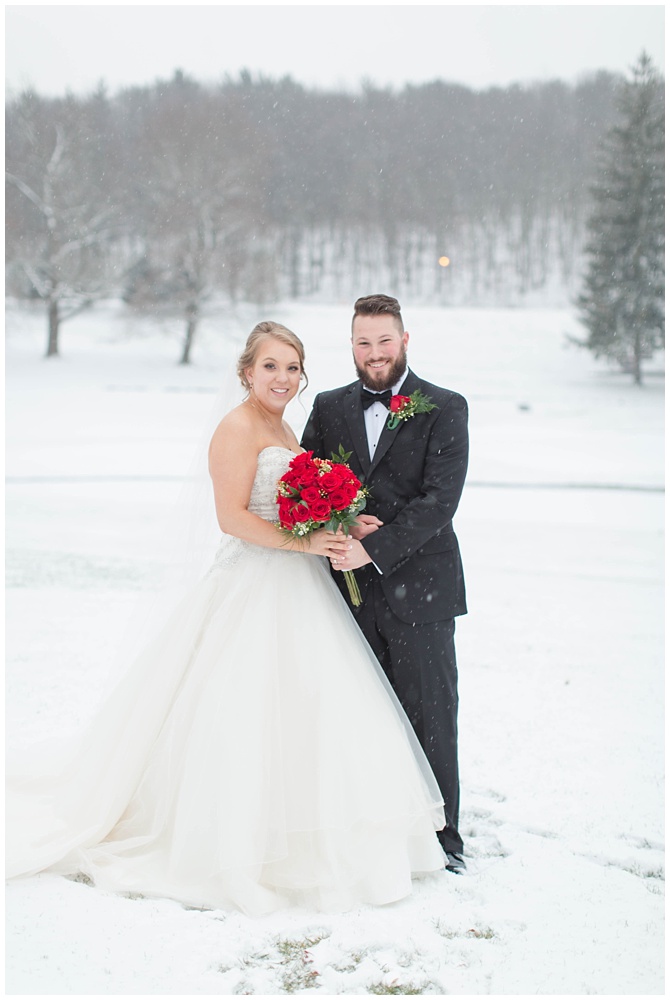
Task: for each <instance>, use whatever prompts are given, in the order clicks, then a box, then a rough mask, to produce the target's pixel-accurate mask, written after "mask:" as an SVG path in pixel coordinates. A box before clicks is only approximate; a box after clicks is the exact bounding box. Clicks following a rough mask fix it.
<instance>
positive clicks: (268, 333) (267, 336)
mask: <svg viewBox="0 0 670 1000" xmlns="http://www.w3.org/2000/svg"><path fill="white" fill-rule="evenodd" d="M265 340H278V341H279V342H280V343H282V344H286V346H287V347H293V348H294V349H295V351H296V352H297V354H298V358H299V360H300V374H301V376H304V379H305V384H304V386H303V387H302V389H301V390H300V391H301V392H302V391H303V390H304V389H306V388H307V373H306V371H305V348H304V347H303V344H302V341H301V340H300V338H299V337H296V335H295V333H293V331H292V330H289V329H288V327H285V326H282V325H281V323H273V322H272V320H263V322H262V323H257V324H256V326H255V327H254V328H253V330H252V331H251V333H250V334H249V336H248V338H247V342H246V345H245V348H244V350H243V351H242V354H241V355H240V357H239V359H238V362H237V377H238V378H239V380H240V382H241V383H242V385H243V386H244V388H245V389H246V390H247V392H249V391H250V389H251V386H250V384H249V380H248V379H247V374H246V372H247V368H251V367H252V366H253V365H254V363H255V361H256V358H257V356H258V351H259V349H260V346H261V344H262V343H263V341H265Z"/></svg>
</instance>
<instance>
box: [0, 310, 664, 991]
mask: <svg viewBox="0 0 670 1000" xmlns="http://www.w3.org/2000/svg"><path fill="white" fill-rule="evenodd" d="M264 313H266V314H267V315H261V314H260V312H258V311H256V310H253V309H251V308H250V307H246V308H240V309H239V310H238V311H237V312H236V313H235V314H231V313H227V312H224V311H221V313H220V315H219V316H218V317H217V316H215V315H212V316H211V317H210V318H209V319H208V320H207V321H206V323H205V324H204V326H203V329H202V337H201V341H200V343H199V346H198V347H197V349H196V351H195V364H194V365H193V366H192V367H191V368H190V369H183V368H180V367H178V366H177V365H176V363H175V361H176V359H177V358H178V354H179V345H178V340H177V339H176V338H177V335H178V332H179V328H178V326H177V325H169V324H165V325H164V327H161V328H160V329H159V328H158V327H157V326H152V325H151V324H149V323H148V322H147V321H143V322H140V321H138V320H136V319H133V318H132V317H130V316H129V315H128V314H127V313H126V312H125V311H124V310H123V309H122V307H121V306H119V305H117V304H114V303H109V304H107V305H104V306H100V307H98V308H97V309H96V310H95V311H94V312H91V313H88V314H83V315H81V316H79V317H77V318H76V319H74V320H72V321H70V322H69V323H67V324H66V325H65V326H64V327H63V335H62V357H61V358H60V359H57V360H51V361H48V362H47V361H45V360H43V358H42V354H43V351H44V346H45V342H46V333H45V329H44V326H45V321H44V318H43V316H42V313H41V312H39V313H37V312H36V313H30V312H26V311H23V310H19V309H17V308H15V307H11V306H10V309H9V312H8V361H7V397H8V403H7V428H8V435H7V436H8V441H7V476H8V479H9V482H8V487H7V541H8V551H7V570H8V591H7V632H8V643H7V645H8V694H7V701H8V731H9V738H10V743H11V744H12V745H14V746H16V745H21V744H23V743H30V742H31V741H33V740H35V739H38V738H41V737H43V736H48V735H50V734H52V733H54V732H56V731H59V730H63V731H64V730H68V729H74V728H77V727H79V726H81V725H83V724H84V722H85V721H86V720H87V719H88V718H89V717H90V715H91V714H92V712H93V711H94V707H95V704H96V700H97V699H98V698H99V696H100V692H101V691H102V690H103V688H104V686H105V684H106V683H108V681H107V675H108V674H109V671H110V669H111V665H112V663H113V662H114V650H115V647H116V646H117V644H118V639H119V636H120V635H121V634H122V633H123V630H124V624H125V623H126V622H127V620H128V617H129V615H130V612H131V610H132V608H133V605H134V604H135V603H136V601H137V599H138V597H139V596H140V595H141V593H142V592H143V591H145V590H146V589H147V586H148V582H147V581H149V580H150V579H151V569H152V565H151V558H152V557H151V553H152V552H153V551H154V542H155V538H156V525H157V523H162V521H163V519H164V515H165V514H166V512H167V511H168V510H169V508H170V506H171V504H172V503H173V501H174V499H175V497H176V495H177V492H178V489H179V481H178V480H179V477H180V476H183V475H184V473H185V471H186V469H187V468H188V465H189V460H190V457H191V454H192V452H193V449H194V445H195V443H196V441H197V439H198V436H199V434H200V432H201V430H202V427H203V423H204V422H205V421H206V418H207V415H208V413H209V412H210V411H211V405H212V400H213V398H214V393H215V391H216V389H217V387H218V385H219V384H220V383H221V380H222V379H223V377H224V375H223V372H224V367H225V364H226V360H227V358H229V357H230V355H231V352H235V351H236V350H237V347H238V346H239V344H240V342H241V340H242V338H243V336H244V335H245V334H246V333H247V332H248V330H250V329H251V327H252V326H253V325H254V323H255V322H256V320H257V319H261V318H273V319H277V320H279V321H281V322H283V323H285V324H286V325H288V326H289V327H291V328H292V329H294V330H295V331H296V332H297V333H298V334H299V335H300V336H301V337H302V338H303V340H304V341H305V345H306V348H307V362H308V372H309V377H310V385H309V389H308V390H307V392H306V393H305V395H304V400H305V402H304V407H301V406H300V404H298V403H293V404H292V407H293V409H292V412H291V420H292V422H293V424H294V425H295V427H296V429H300V427H301V426H302V423H303V422H304V420H305V418H306V413H307V412H308V411H309V406H310V403H311V399H312V398H313V395H314V393H315V392H316V391H318V390H319V389H323V388H328V387H332V386H334V385H339V384H342V383H344V382H348V381H351V378H352V367H351V361H350V355H349V349H348V343H347V337H348V324H349V318H350V307H349V304H348V303H347V304H345V305H340V306H331V307H329V306H316V305H309V306H308V305H295V304H285V305H281V306H276V307H273V308H271V309H268V310H264ZM405 321H406V324H407V326H408V328H409V330H410V335H411V336H410V345H409V353H410V363H411V364H412V366H413V367H414V369H415V370H416V371H417V372H418V373H419V374H420V375H422V376H424V377H426V378H428V379H431V380H432V381H435V382H437V383H440V384H442V385H447V386H449V387H451V388H454V389H457V390H459V391H460V392H462V393H463V394H464V395H466V396H467V397H468V399H469V402H470V406H471V435H472V437H471V445H472V459H471V466H470V474H469V481H468V485H466V490H465V493H464V496H463V500H462V504H461V508H460V510H459V513H458V516H457V521H456V529H457V532H458V535H459V538H460V541H461V548H462V552H463V559H464V564H465V570H466V581H467V585H468V599H469V605H470V614H469V615H468V616H467V617H466V618H462V619H459V622H458V627H457V645H458V653H459V664H460V678H461V679H460V692H461V711H460V731H461V737H460V748H461V769H462V822H461V829H462V832H463V834H464V837H465V844H466V854H467V860H468V874H467V876H465V877H455V876H452V875H448V874H446V873H444V874H440V875H434V876H431V877H429V878H425V879H423V880H421V881H419V882H417V883H416V889H415V892H414V893H413V895H412V897H411V898H409V899H406V900H404V901H402V902H401V903H398V904H395V905H393V906H387V907H383V908H377V909H375V908H362V909H360V910H357V911H355V912H353V913H348V914H343V915H335V916H333V915H324V914H318V913H312V912H308V911H304V910H291V911H286V912H280V913H276V914H274V915H272V916H270V917H267V918H263V919H255V920H254V919H249V918H247V917H245V916H242V915H240V914H238V913H225V912H220V911H201V910H192V909H188V908H185V907H182V906H180V905H179V904H177V903H175V902H171V901H166V900H152V899H143V898H125V897H119V896H114V895H108V894H105V893H103V892H100V891H98V890H96V889H95V888H92V887H90V886H87V885H84V884H81V883H78V882H74V881H69V880H66V879H62V878H58V877H55V876H48V875H43V876H39V877H36V878H32V879H28V880H24V881H19V882H15V883H12V884H11V885H10V886H9V887H8V892H7V902H8V906H7V934H8V937H7V970H8V974H7V986H6V988H7V992H8V993H9V994H10V995H17V994H18V995H22V994H38V995H40V994H49V995H68V994H92V995H97V994H109V995H126V994H130V995H135V994H150V995H195V994H210V995H218V994H223V995H227V994H253V995H278V994H282V993H291V992H295V993H300V992H313V993H320V994H322V995H337V994H353V995H366V994H383V993H387V994H408V993H415V994H418V993H426V994H443V995H449V994H456V995H468V994H501V995H508V994H535V993H539V994H570V995H584V994H600V995H614V994H629V995H632V994H637V995H641V994H661V993H663V990H664V979H663V901H664V900H663V889H664V881H663V877H664V862H663V661H662V629H663V607H662V567H663V562H662V552H663V542H662V538H663V536H662V531H663V493H662V486H663V448H662V431H663V421H662V407H663V379H662V376H661V375H659V374H653V375H650V376H649V378H648V381H647V383H646V384H645V385H644V386H642V387H641V388H640V387H635V386H633V385H632V384H631V381H630V379H629V378H628V377H625V376H623V375H621V374H619V373H618V372H616V371H614V370H612V369H609V368H608V367H607V366H606V365H605V364H604V363H601V362H596V361H595V360H594V359H593V358H592V357H591V356H590V355H589V354H588V353H587V352H584V351H579V350H578V349H577V348H575V347H570V346H567V343H566V334H573V335H579V334H580V333H581V331H580V328H579V327H578V325H577V323H576V320H575V318H574V316H573V315H572V314H571V313H570V312H568V311H557V310H524V311H518V310H458V309H453V310H446V309H445V310H440V309H428V308H426V309H421V308H413V309H410V310H407V311H406V313H405ZM650 367H651V368H652V369H658V368H659V367H660V363H654V364H652V365H651V366H650Z"/></svg>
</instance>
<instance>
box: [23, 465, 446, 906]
mask: <svg viewBox="0 0 670 1000" xmlns="http://www.w3.org/2000/svg"><path fill="white" fill-rule="evenodd" d="M291 455H292V453H290V452H288V451H287V449H285V448H278V447H270V448H265V449H263V451H262V452H261V453H260V455H259V457H258V471H257V474H256V478H255V481H254V485H253V490H252V495H251V502H250V505H249V509H250V510H252V511H253V512H254V513H256V514H259V515H260V516H261V517H263V518H265V519H267V520H275V519H276V504H275V500H274V497H275V488H276V482H277V479H278V478H279V477H280V476H281V475H282V474H283V473H284V472H285V471H286V468H287V467H288V463H289V461H290V458H291ZM49 771H50V772H51V773H47V774H45V773H41V774H40V775H35V774H33V775H31V774H29V773H28V770H27V769H25V772H24V774H23V775H15V776H14V777H13V780H12V781H11V782H10V789H9V794H8V801H7V815H8V857H9V868H10V872H9V874H10V876H11V875H25V874H31V873H34V872H38V871H43V870H49V871H54V872H60V873H63V874H68V873H69V874H73V873H77V872H82V873H85V874H87V875H88V876H89V877H90V878H91V879H93V881H94V882H95V884H96V885H97V886H100V887H102V888H104V889H110V890H113V891H120V892H133V893H141V894H146V895H151V896H162V897H170V898H174V899H177V900H180V901H182V902H185V903H188V904H190V905H194V906H205V907H222V908H230V907H236V908H239V909H241V910H243V911H245V912H246V913H250V914H262V913H265V912H268V911H270V910H272V909H275V908H277V907H278V906H284V905H286V904H287V903H291V902H297V903H301V904H305V905H309V906H315V907H317V908H319V909H324V910H341V909H346V908H348V907H351V906H355V905H357V904H360V903H372V904H379V903H386V902H391V901H393V900H397V899H400V898H402V897H403V896H406V895H407V894H408V893H409V892H410V891H411V874H412V872H427V871H435V870H438V869H440V868H442V867H443V865H444V855H443V854H442V850H441V848H440V846H439V843H438V841H437V838H436V836H435V832H434V831H435V830H437V829H441V828H442V826H443V825H444V813H443V810H442V807H441V797H440V793H439V790H438V787H437V783H436V782H435V779H434V777H433V775H432V773H431V771H430V768H429V766H428V763H427V761H426V759H425V757H424V755H423V751H422V750H421V748H420V747H419V744H418V741H417V740H416V737H415V736H414V733H413V732H412V730H411V727H410V724H409V722H408V721H407V719H406V717H405V716H404V713H403V712H402V709H401V708H400V706H399V704H398V702H397V700H396V698H395V695H394V694H393V692H392V691H391V689H390V687H389V685H388V682H387V681H386V678H385V677H384V675H383V672H382V671H381V668H380V667H379V665H378V664H377V661H376V660H375V658H374V656H373V654H372V652H371V651H370V649H369V647H368V646H367V643H366V642H365V640H364V639H363V637H362V635H361V633H360V632H359V630H358V627H357V625H356V624H355V621H354V619H353V616H352V615H351V613H350V611H349V609H348V608H347V607H346V604H345V602H344V600H343V598H342V597H341V595H340V593H339V591H338V589H337V587H336V586H335V584H334V582H333V580H332V579H331V577H330V572H329V569H328V565H327V561H326V560H325V559H321V558H316V557H314V556H309V555H304V554H301V553H299V552H290V551H288V550H284V549H269V548H261V547H259V546H255V545H251V544H249V543H246V542H243V541H241V540H239V539H237V538H233V537H231V536H227V535H224V536H223V538H222V541H221V545H220V547H219V549H218V551H217V554H216V558H215V561H214V564H213V565H212V567H211V569H210V570H209V572H208V573H207V575H206V576H205V578H204V579H203V580H202V581H201V582H200V583H199V584H198V586H197V587H196V588H195V589H194V591H193V592H192V593H191V594H190V595H189V596H188V598H187V599H186V600H185V601H183V603H182V604H181V605H180V606H179V607H178V608H177V609H176V611H175V613H174V615H173V616H172V618H171V620H170V623H169V625H168V626H167V627H166V628H165V629H164V630H163V632H162V633H161V634H160V635H159V637H158V638H157V639H156V640H155V641H154V642H153V643H152V644H151V645H150V646H149V647H148V648H147V649H146V650H145V651H144V652H143V653H142V655H141V656H140V657H139V658H138V659H137V660H136V661H135V662H134V664H133V666H132V668H131V669H130V670H129V671H128V673H127V675H126V676H125V678H124V679H123V680H122V681H121V683H120V684H119V685H118V687H117V688H116V689H115V690H114V692H113V693H112V695H111V696H110V697H109V698H108V700H107V701H106V702H105V703H104V704H103V707H102V709H101V711H100V712H99V714H98V715H97V717H96V719H95V722H94V723H93V724H92V726H91V727H90V729H89V730H88V731H87V733H86V734H85V736H84V737H83V740H82V741H80V742H79V743H78V745H77V747H76V748H75V749H73V750H72V751H71V752H70V753H69V754H68V755H67V756H66V757H63V758H62V759H60V760H57V759H55V758H54V759H53V760H52V762H51V766H50V768H49Z"/></svg>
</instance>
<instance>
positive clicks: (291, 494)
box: [277, 445, 368, 607]
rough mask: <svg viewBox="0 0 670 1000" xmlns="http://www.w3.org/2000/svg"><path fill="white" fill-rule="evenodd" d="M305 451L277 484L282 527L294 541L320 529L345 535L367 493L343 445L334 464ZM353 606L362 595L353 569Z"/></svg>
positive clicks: (348, 573) (350, 576)
mask: <svg viewBox="0 0 670 1000" xmlns="http://www.w3.org/2000/svg"><path fill="white" fill-rule="evenodd" d="M313 454H314V453H313V452H311V451H304V452H302V454H300V455H296V457H295V458H294V459H293V460H292V461H291V464H290V465H289V467H288V470H287V471H286V472H285V473H284V475H283V476H282V477H281V479H280V480H279V482H278V483H277V504H278V506H279V524H280V526H281V528H282V530H283V531H285V532H287V533H288V534H289V535H291V537H292V538H302V537H304V536H305V535H308V534H309V533H310V532H311V531H316V530H317V528H327V529H328V531H333V532H336V531H337V530H338V529H339V528H340V527H341V528H342V531H343V532H344V534H345V535H348V534H349V528H350V527H351V526H352V525H354V524H356V515H357V514H358V513H360V511H362V510H363V509H364V508H365V504H366V499H367V496H368V490H367V488H366V487H365V486H363V485H362V484H361V481H360V479H358V477H357V476H355V475H354V473H353V472H352V471H351V469H350V468H349V466H348V465H347V464H346V462H347V459H348V458H349V455H350V454H351V452H349V453H345V452H344V450H343V448H342V446H341V445H340V454H339V456H333V460H332V461H328V460H327V459H325V458H314V457H313ZM344 578H345V580H346V581H347V588H348V590H349V596H350V597H351V603H352V604H353V605H354V606H355V607H358V605H359V604H360V603H361V592H360V590H359V589H358V584H357V583H356V578H355V576H354V574H353V572H352V571H351V570H345V571H344Z"/></svg>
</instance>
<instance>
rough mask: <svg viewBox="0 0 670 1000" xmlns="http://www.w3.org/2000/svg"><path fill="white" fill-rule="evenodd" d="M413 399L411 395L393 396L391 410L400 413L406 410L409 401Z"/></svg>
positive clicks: (390, 403)
mask: <svg viewBox="0 0 670 1000" xmlns="http://www.w3.org/2000/svg"><path fill="white" fill-rule="evenodd" d="M411 402H412V400H411V399H410V398H409V396H391V401H390V402H389V410H390V411H391V413H399V412H400V411H401V410H404V409H405V407H406V406H407V404H408V403H411Z"/></svg>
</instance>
